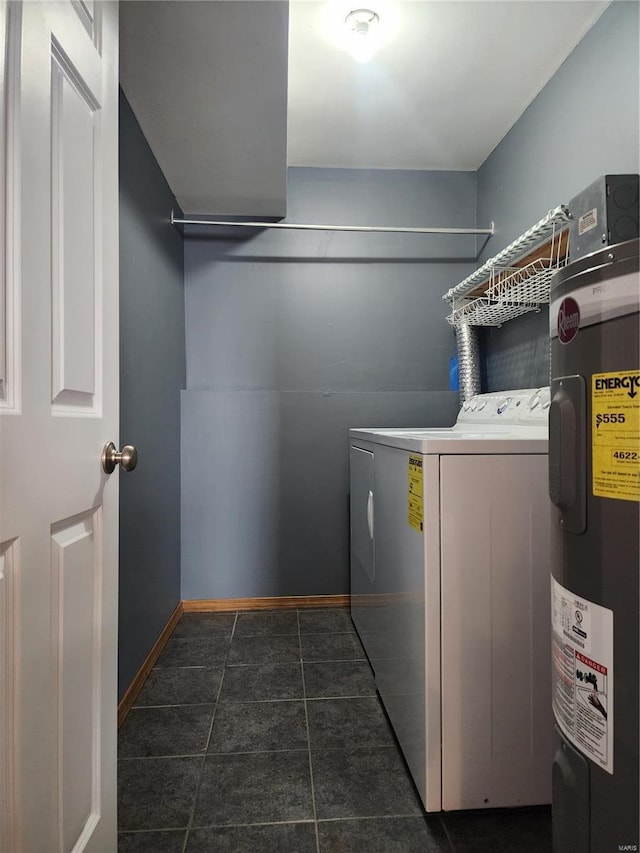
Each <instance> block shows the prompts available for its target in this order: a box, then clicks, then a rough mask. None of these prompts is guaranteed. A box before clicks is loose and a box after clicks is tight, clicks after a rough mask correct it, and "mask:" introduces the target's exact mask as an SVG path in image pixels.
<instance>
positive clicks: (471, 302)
mask: <svg viewBox="0 0 640 853" xmlns="http://www.w3.org/2000/svg"><path fill="white" fill-rule="evenodd" d="M561 215H562V216H564V213H563V212H562V214H561ZM553 220H554V221H552V222H545V223H544V225H545V228H544V231H545V236H547V237H548V236H549V235H550V240H549V242H548V245H547V244H543V247H542V249H543V251H544V254H543V255H542V257H540V256H538V257H535V258H533V260H530V261H529V263H525V261H526V259H527V257H528V256H527V255H525V257H524V258H523V259H522V262H521V264H522V265H520V266H516V265H515V264H514V262H513V261H515V262H516V263H517V260H518V259H517V258H514V259H513V261H512V260H511V258H509V262H510V263H511V265H507V263H505V257H504V256H503V260H502V262H500V260H499V258H500V256H498V255H497V256H496V257H495V258H493V259H492V260H491V261H489V262H487V264H485V265H484V267H482V268H481V269H482V270H483V276H484V281H485V282H486V287H485V288H484V289H480V290H478V289H475V292H474V291H473V290H472V291H468V292H467V293H466V297H465V296H464V295H463V294H462V293H461V292H460V290H459V289H460V285H459V286H458V288H454V291H458V293H457V294H454V295H453V297H452V298H451V308H452V311H451V314H450V315H449V316H448V317H447V320H448V322H449V323H450V324H451V325H452V326H456V327H457V326H460V325H463V324H466V325H471V326H501V325H502V324H503V323H506V322H507V321H508V320H513V319H514V318H516V317H520V316H521V315H522V314H528V313H529V312H531V311H539V310H540V306H541V305H547V304H548V303H549V292H550V289H551V280H552V279H553V276H554V275H555V273H556V272H557V270H559V269H561V268H562V267H564V266H565V265H566V264H567V262H568V258H569V235H568V231H567V230H566V226H565V224H564V223H563V222H558V221H557V217H553ZM539 227H540V223H539V224H538V226H537V228H538V229H539ZM531 231H534V229H531ZM530 233H531V232H527V234H530ZM522 242H524V237H523V238H520V240H519V241H516V243H515V244H513V245H516V244H518V243H520V244H521V243H522ZM536 254H537V255H541V251H538V252H537V253H536ZM521 257H522V256H521ZM478 272H480V270H478ZM471 279H473V287H474V288H477V274H476V278H474V277H473V276H470V277H469V279H466V280H465V281H467V282H469V281H471ZM452 293H453V291H449V294H452ZM449 294H448V295H449Z"/></svg>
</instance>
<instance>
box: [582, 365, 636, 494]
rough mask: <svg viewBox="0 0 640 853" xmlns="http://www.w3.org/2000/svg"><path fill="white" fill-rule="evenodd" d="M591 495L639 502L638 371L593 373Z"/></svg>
mask: <svg viewBox="0 0 640 853" xmlns="http://www.w3.org/2000/svg"><path fill="white" fill-rule="evenodd" d="M591 415H592V418H593V421H592V430H591V435H592V442H591V450H592V463H593V464H592V468H593V494H594V495H595V496H596V497H599V498H617V499H618V500H621V501H640V370H621V371H618V372H617V373H594V375H593V379H592V387H591Z"/></svg>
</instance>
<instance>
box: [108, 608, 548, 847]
mask: <svg viewBox="0 0 640 853" xmlns="http://www.w3.org/2000/svg"><path fill="white" fill-rule="evenodd" d="M118 798H119V829H120V833H119V842H118V850H119V851H120V853H209V851H211V853H218V852H220V853H224V852H225V851H226V853H551V840H550V816H549V811H548V810H547V809H529V810H517V811H506V812H505V811H503V812H499V811H495V812H488V811H483V812H465V813H449V814H445V815H442V816H439V815H436V816H430V817H429V818H426V819H425V817H424V814H423V812H422V808H421V806H420V803H419V801H418V798H417V796H416V794H415V790H414V788H413V784H412V782H411V780H410V778H409V776H408V773H407V770H406V768H405V765H404V762H403V760H402V757H401V755H400V752H399V750H398V747H397V745H396V742H395V740H394V737H393V734H392V732H391V730H390V728H389V725H388V723H387V719H386V717H385V715H384V712H383V710H382V706H381V705H380V702H379V700H378V698H377V696H376V692H375V687H374V683H373V678H372V673H371V669H370V667H369V664H368V663H367V661H366V659H365V655H364V651H363V649H362V646H361V645H360V641H359V640H358V637H357V635H356V634H355V632H354V629H353V624H352V622H351V619H350V616H349V613H348V611H347V610H337V609H332V610H300V611H297V612H296V611H290V612H282V611H278V612H271V611H268V612H261V613H237V614H236V613H233V614H226V613H225V614H209V613H203V614H196V613H193V614H186V615H184V616H183V617H182V619H181V620H180V622H179V624H178V626H177V628H176V630H175V631H174V634H173V636H172V637H171V639H170V640H169V642H168V643H167V645H166V647H165V649H164V651H163V653H162V655H161V656H160V658H159V659H158V662H157V665H156V667H155V668H154V669H153V671H152V673H151V675H150V676H149V678H148V680H147V682H146V684H145V686H144V687H143V689H142V691H141V693H140V695H139V696H138V700H137V703H136V705H135V707H134V708H133V709H132V710H131V712H130V713H129V716H128V717H127V719H126V720H125V722H124V724H123V726H122V727H121V729H120V737H119V773H118Z"/></svg>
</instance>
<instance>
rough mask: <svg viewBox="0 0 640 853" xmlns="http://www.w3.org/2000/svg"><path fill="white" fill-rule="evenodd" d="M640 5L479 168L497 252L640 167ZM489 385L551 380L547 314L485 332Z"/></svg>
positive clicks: (624, 11)
mask: <svg viewBox="0 0 640 853" xmlns="http://www.w3.org/2000/svg"><path fill="white" fill-rule="evenodd" d="M639 10H640V6H639V4H638V3H637V2H615V3H612V5H611V6H610V7H609V8H608V9H607V10H606V11H605V12H604V14H603V15H602V17H601V18H600V19H599V20H598V21H597V23H596V24H595V25H594V27H593V28H592V29H591V31H590V32H589V33H587V35H586V36H585V38H584V39H583V40H582V41H581V42H580V44H578V46H577V47H576V48H575V50H574V51H573V52H572V53H571V55H570V56H569V57H568V58H567V60H566V61H565V62H564V64H563V65H562V66H561V67H560V69H559V70H558V72H557V73H556V74H555V75H554V77H553V78H552V79H551V80H550V81H549V83H548V84H547V85H546V86H545V88H544V89H543V90H542V91H541V92H540V94H539V95H538V97H537V98H536V99H535V100H534V101H533V103H532V104H531V105H530V106H529V108H528V109H527V110H526V112H525V113H524V114H523V115H522V117H521V118H520V119H519V120H518V122H517V123H516V124H515V125H514V127H513V128H512V129H511V131H510V132H509V133H508V134H507V136H506V137H505V138H504V139H503V140H502V142H501V143H500V144H499V145H498V146H497V148H496V149H495V150H494V151H493V153H492V154H491V155H490V156H489V157H488V158H487V160H486V161H485V162H484V163H483V165H482V166H481V167H480V169H479V171H478V224H479V225H484V224H485V223H487V222H489V221H491V220H494V221H495V223H496V234H495V236H494V237H492V239H491V240H490V241H489V244H488V245H487V247H486V248H485V250H484V258H483V259H486V257H488V256H490V255H494V254H496V253H497V252H498V251H500V249H502V248H504V246H506V245H508V243H510V242H511V241H512V240H513V239H515V238H516V237H517V236H518V235H519V234H521V233H522V232H523V231H525V230H526V229H527V228H529V227H530V226H531V225H533V224H534V223H535V222H537V221H538V220H539V219H541V218H542V217H543V216H544V215H545V213H546V212H547V211H548V210H549V209H550V208H552V207H556V206H557V205H558V204H567V203H568V202H569V201H570V200H571V198H572V197H573V196H574V195H576V194H577V193H578V192H579V191H580V190H581V189H583V188H584V187H586V186H587V185H588V184H590V183H591V182H592V181H594V180H595V179H596V178H597V177H598V175H602V174H615V173H635V172H638V171H640V138H639V133H638V124H639V118H638V109H639V103H640V88H639V80H640V67H639V55H640V51H639V48H638V45H639ZM482 342H483V350H484V354H485V373H486V386H487V388H486V390H497V389H500V388H515V387H527V386H535V385H540V384H546V383H547V382H548V381H549V348H548V313H547V311H546V310H545V311H542V312H541V313H540V314H538V315H530V316H527V317H525V318H522V319H520V320H516V321H513V322H511V323H508V324H506V325H505V326H504V327H503V328H502V329H499V330H490V331H486V332H484V333H483V336H482Z"/></svg>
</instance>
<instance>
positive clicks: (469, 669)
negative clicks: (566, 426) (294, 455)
mask: <svg viewBox="0 0 640 853" xmlns="http://www.w3.org/2000/svg"><path fill="white" fill-rule="evenodd" d="M548 408H549V389H548V388H542V389H537V390H536V389H526V390H523V391H510V392H503V393H501V394H482V395H478V396H477V397H475V398H473V399H472V400H471V401H468V402H467V403H465V405H464V406H463V408H462V410H461V411H460V414H459V416H458V420H457V423H456V425H455V426H453V427H451V428H449V429H440V430H436V429H425V430H420V429H405V430H398V429H352V430H350V439H351V594H352V603H351V612H352V616H353V619H354V622H355V625H356V628H357V630H358V633H359V634H360V637H361V639H362V642H363V644H364V647H365V649H366V652H367V655H368V657H369V659H370V661H371V664H372V666H373V669H374V671H375V679H376V686H377V689H378V691H379V693H380V696H381V698H382V701H383V703H384V706H385V709H386V711H387V713H388V715H389V719H390V720H391V723H392V725H393V728H394V731H395V733H396V736H397V738H398V741H399V743H400V746H401V747H402V750H403V752H404V755H405V758H406V760H407V763H408V765H409V768H410V770H411V773H412V775H413V778H414V781H415V783H416V786H417V788H418V791H419V792H420V795H421V797H422V801H423V804H424V807H425V809H426V810H427V811H428V812H433V811H440V810H454V809H476V808H496V807H506V806H522V805H533V804H541V803H549V802H550V801H551V776H550V774H551V764H552V759H553V751H554V728H553V718H552V714H551V696H550V679H549V660H550V654H551V650H550V642H549V636H550V593H549V583H550V582H549V577H550V562H551V561H550V546H551V536H552V509H551V504H550V501H549V498H548V489H547V482H548V463H547V451H548V426H547V422H548Z"/></svg>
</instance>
